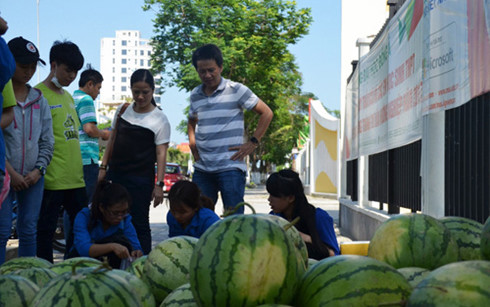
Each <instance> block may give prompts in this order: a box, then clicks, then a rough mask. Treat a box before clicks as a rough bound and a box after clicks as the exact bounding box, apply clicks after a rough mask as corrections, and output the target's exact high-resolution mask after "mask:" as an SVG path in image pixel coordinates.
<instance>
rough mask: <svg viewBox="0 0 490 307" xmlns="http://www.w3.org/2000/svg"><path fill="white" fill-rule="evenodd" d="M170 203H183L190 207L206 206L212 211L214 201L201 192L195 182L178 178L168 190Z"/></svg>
mask: <svg viewBox="0 0 490 307" xmlns="http://www.w3.org/2000/svg"><path fill="white" fill-rule="evenodd" d="M168 200H169V202H170V205H171V206H172V204H179V203H183V204H185V205H186V206H188V207H190V208H192V209H198V208H208V209H211V210H213V211H214V202H213V201H212V200H211V199H210V198H209V197H206V196H204V195H202V194H201V190H199V187H198V186H197V184H195V183H194V182H192V181H188V180H179V181H177V182H176V183H174V185H173V186H172V187H171V188H170V191H169V192H168Z"/></svg>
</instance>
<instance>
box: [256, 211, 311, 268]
mask: <svg viewBox="0 0 490 307" xmlns="http://www.w3.org/2000/svg"><path fill="white" fill-rule="evenodd" d="M257 216H259V217H265V218H268V219H270V220H272V221H273V222H275V223H276V224H278V225H279V226H281V227H282V228H284V229H286V227H287V230H286V233H287V235H288V237H289V239H290V240H291V241H292V242H293V244H294V246H295V247H296V253H297V258H298V261H299V262H301V263H302V264H303V265H304V266H305V270H306V268H307V267H308V248H307V247H306V243H305V241H303V238H302V237H301V235H300V233H299V231H298V230H297V229H296V227H294V226H292V225H291V223H290V222H289V221H288V220H286V219H284V218H282V217H280V216H278V215H272V214H257Z"/></svg>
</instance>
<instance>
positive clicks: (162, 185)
mask: <svg viewBox="0 0 490 307" xmlns="http://www.w3.org/2000/svg"><path fill="white" fill-rule="evenodd" d="M155 185H156V186H159V187H160V188H163V187H164V186H165V183H164V182H163V181H157V182H156V183H155Z"/></svg>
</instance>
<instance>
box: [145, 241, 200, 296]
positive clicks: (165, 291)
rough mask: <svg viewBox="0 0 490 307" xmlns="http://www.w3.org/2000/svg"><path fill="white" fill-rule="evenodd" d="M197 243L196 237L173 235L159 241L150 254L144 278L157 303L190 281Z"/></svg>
mask: <svg viewBox="0 0 490 307" xmlns="http://www.w3.org/2000/svg"><path fill="white" fill-rule="evenodd" d="M196 243H197V239H196V238H194V237H189V236H178V237H173V238H170V239H167V240H164V241H162V242H160V243H158V244H157V246H155V248H154V249H153V250H152V251H151V252H150V253H149V254H148V258H147V259H146V261H145V265H144V268H143V280H144V281H145V282H146V283H147V284H148V285H149V286H150V289H151V292H152V293H153V295H154V296H155V300H156V301H157V303H161V302H162V301H163V300H164V299H165V297H166V296H167V295H169V294H170V292H172V291H173V290H174V289H176V288H178V287H179V286H182V285H183V284H185V283H188V282H189V262H190V259H191V255H192V252H193V250H194V247H195V246H196Z"/></svg>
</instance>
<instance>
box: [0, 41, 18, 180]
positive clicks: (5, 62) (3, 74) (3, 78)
mask: <svg viewBox="0 0 490 307" xmlns="http://www.w3.org/2000/svg"><path fill="white" fill-rule="evenodd" d="M14 72H15V60H14V56H13V55H12V53H11V52H10V49H9V47H8V45H7V43H6V42H5V40H4V39H3V37H0V117H2V111H3V95H2V92H3V88H4V87H5V84H7V83H8V82H9V80H10V78H12V75H13V74H14ZM0 170H1V171H3V172H5V141H4V139H3V133H2V130H0ZM0 184H3V182H0ZM0 188H1V186H0Z"/></svg>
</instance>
